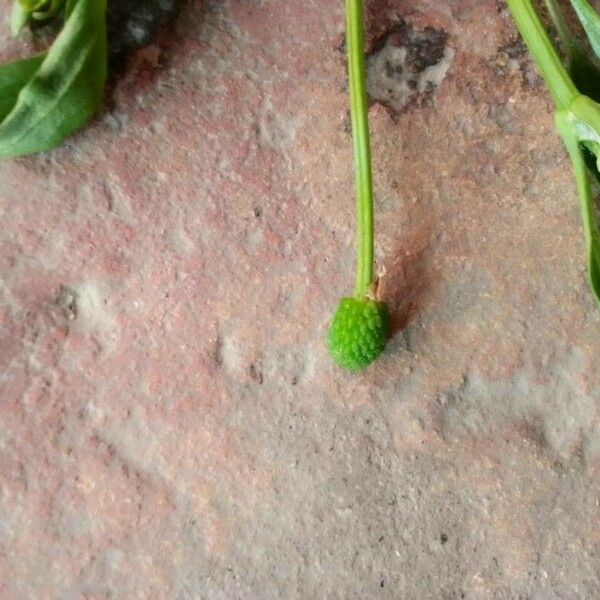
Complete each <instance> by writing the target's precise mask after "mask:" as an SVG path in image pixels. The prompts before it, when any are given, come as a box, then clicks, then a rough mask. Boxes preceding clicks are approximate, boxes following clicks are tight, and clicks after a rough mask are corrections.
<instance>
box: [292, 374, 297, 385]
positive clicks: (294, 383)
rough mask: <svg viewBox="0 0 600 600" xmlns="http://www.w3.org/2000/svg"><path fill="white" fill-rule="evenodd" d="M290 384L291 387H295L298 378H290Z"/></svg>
mask: <svg viewBox="0 0 600 600" xmlns="http://www.w3.org/2000/svg"><path fill="white" fill-rule="evenodd" d="M290 383H291V384H292V385H296V384H297V383H298V376H297V375H294V376H293V377H292V380H291V381H290Z"/></svg>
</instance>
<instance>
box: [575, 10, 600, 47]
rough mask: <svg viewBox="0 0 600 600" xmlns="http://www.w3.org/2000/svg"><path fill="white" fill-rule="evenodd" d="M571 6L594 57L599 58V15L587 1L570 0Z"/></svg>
mask: <svg viewBox="0 0 600 600" xmlns="http://www.w3.org/2000/svg"><path fill="white" fill-rule="evenodd" d="M571 6H572V7H573V9H574V10H575V12H576V13H577V16H578V17H579V21H580V22H581V25H582V27H583V29H584V30H585V33H586V35H587V37H588V40H589V41H590V45H591V46H592V48H593V50H594V52H595V53H596V56H597V57H598V58H600V15H599V14H598V13H597V12H596V10H595V9H594V8H593V7H592V5H591V4H590V3H589V2H588V0H571Z"/></svg>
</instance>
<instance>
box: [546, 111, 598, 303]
mask: <svg viewBox="0 0 600 600" xmlns="http://www.w3.org/2000/svg"><path fill="white" fill-rule="evenodd" d="M556 127H557V129H558V131H559V132H560V134H561V136H562V138H563V141H564V143H565V146H566V147H567V151H568V153H569V157H570V158H571V164H572V166H573V172H574V174H575V181H576V183H577V191H578V193H579V202H580V204H581V217H582V220H583V230H584V233H585V243H586V250H587V259H588V279H589V283H590V287H591V288H592V292H593V293H594V297H595V298H596V302H597V303H598V304H599V305H600V232H599V231H598V221H597V218H596V209H595V207H594V200H593V197H592V189H591V186H590V180H589V175H588V171H587V168H586V163H585V159H584V154H583V152H582V150H581V146H580V142H579V140H578V137H577V135H578V134H577V128H576V127H574V126H573V119H572V115H570V114H569V113H568V112H567V111H559V112H557V113H556Z"/></svg>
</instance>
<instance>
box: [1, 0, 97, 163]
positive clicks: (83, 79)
mask: <svg viewBox="0 0 600 600" xmlns="http://www.w3.org/2000/svg"><path fill="white" fill-rule="evenodd" d="M65 18H66V20H65V24H64V27H63V29H62V30H61V32H60V33H59V35H58V37H57V38H56V40H55V41H54V43H53V44H52V46H51V48H50V50H49V51H48V53H47V54H46V56H45V57H44V59H43V61H42V62H41V64H40V66H39V69H38V70H37V71H36V72H35V73H34V75H33V77H32V78H31V79H30V80H29V81H28V82H27V83H26V84H25V85H24V86H23V87H22V89H21V91H20V92H19V94H18V96H17V99H16V102H15V103H14V106H13V107H12V110H11V111H10V113H9V114H8V115H6V117H5V119H4V120H3V121H2V122H1V123H0V157H5V158H6V157H14V156H22V155H25V154H31V153H34V152H41V151H43V150H48V149H49V148H53V147H54V146H56V145H58V144H59V143H60V142H62V141H63V140H64V139H65V138H66V137H67V136H68V135H70V134H71V133H73V132H74V131H75V130H76V129H79V128H80V127H81V126H82V125H84V124H85V123H86V122H87V121H88V119H89V118H90V117H91V116H92V115H93V114H94V112H95V111H96V109H97V108H98V105H99V104H100V101H101V100H102V95H103V90H104V83H105V80H106V63H107V54H106V0H70V1H69V2H68V4H67V8H66V11H65ZM8 67H10V65H7V66H6V67H4V68H8ZM20 73H22V71H20ZM1 75H2V73H1V72H0V76H1ZM23 78H24V77H23ZM9 79H10V78H6V81H5V82H4V83H3V84H0V89H2V85H4V86H6V87H8V88H10V86H11V83H8V80H9Z"/></svg>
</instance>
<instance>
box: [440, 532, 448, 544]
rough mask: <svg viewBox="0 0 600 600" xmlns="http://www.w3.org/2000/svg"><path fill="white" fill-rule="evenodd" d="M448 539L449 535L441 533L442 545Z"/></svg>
mask: <svg viewBox="0 0 600 600" xmlns="http://www.w3.org/2000/svg"><path fill="white" fill-rule="evenodd" d="M447 541H448V536H447V535H446V534H445V533H442V534H441V535H440V542H441V543H442V546H443V545H444V544H445V543H446V542H447Z"/></svg>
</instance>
